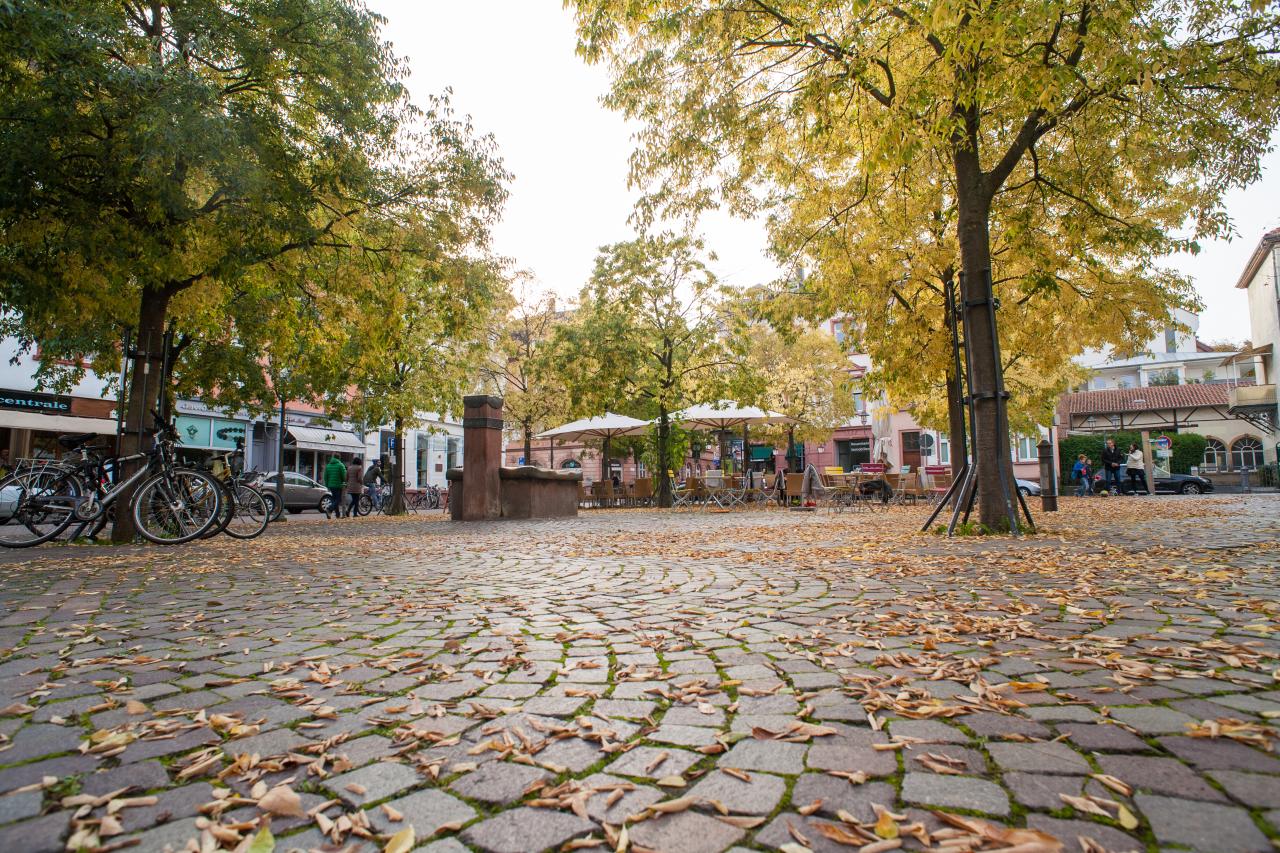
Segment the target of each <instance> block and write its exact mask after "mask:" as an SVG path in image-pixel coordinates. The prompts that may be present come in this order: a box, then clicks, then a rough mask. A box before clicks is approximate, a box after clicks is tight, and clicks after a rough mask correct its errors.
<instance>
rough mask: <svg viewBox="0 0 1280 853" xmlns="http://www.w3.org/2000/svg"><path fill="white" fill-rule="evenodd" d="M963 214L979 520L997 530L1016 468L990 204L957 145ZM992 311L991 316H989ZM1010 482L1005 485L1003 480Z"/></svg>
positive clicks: (974, 166) (969, 151) (971, 160)
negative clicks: (995, 298)
mask: <svg viewBox="0 0 1280 853" xmlns="http://www.w3.org/2000/svg"><path fill="white" fill-rule="evenodd" d="M953 159H954V164H955V171H956V203H957V209H958V214H959V223H958V228H959V239H960V259H961V263H962V266H963V269H964V278H963V280H962V281H961V288H960V293H961V296H962V297H963V299H964V303H965V304H964V339H965V346H966V349H967V350H968V369H969V371H970V375H971V376H972V388H973V394H974V423H973V434H972V436H971V439H972V442H973V459H974V463H975V464H976V465H977V466H978V482H977V487H978V520H979V521H980V522H981V523H982V524H985V525H987V526H988V527H992V528H1003V527H1004V526H1005V525H1007V524H1008V520H1009V516H1010V515H1011V514H1012V513H1011V511H1010V510H1011V507H1007V505H1006V503H1005V500H1006V495H1007V496H1008V497H1009V499H1010V500H1011V501H1012V502H1013V504H1014V505H1015V506H1016V497H1015V496H1014V491H1013V490H1014V488H1015V486H1014V483H1013V466H1012V465H1011V464H1008V465H1004V464H1002V460H1003V462H1008V460H1009V435H1008V431H1007V430H1006V429H1004V424H1007V423H1008V420H1007V418H1006V416H1005V409H1006V406H1005V400H1004V398H1003V397H1002V396H1000V393H1001V392H1003V390H1004V381H1003V371H1002V370H1001V365H1000V362H999V358H998V355H997V351H996V350H997V345H998V344H997V340H996V338H995V337H994V336H993V334H992V332H993V331H995V328H996V323H995V320H994V319H993V318H994V311H995V305H994V304H993V303H992V301H991V300H992V292H991V234H990V215H991V202H990V195H989V193H988V192H987V188H986V181H985V179H984V178H983V174H982V168H981V164H980V163H979V160H978V155H977V151H976V149H974V148H972V147H971V146H966V145H963V144H958V145H957V146H956V148H955V150H954V152H953ZM989 312H990V313H989ZM1002 473H1003V476H1004V478H1005V480H1006V482H1005V483H1003V484H1002V483H1001V477H1002Z"/></svg>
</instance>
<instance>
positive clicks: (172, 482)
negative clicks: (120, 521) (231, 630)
mask: <svg viewBox="0 0 1280 853" xmlns="http://www.w3.org/2000/svg"><path fill="white" fill-rule="evenodd" d="M152 414H153V415H154V416H155V423H156V426H155V432H156V436H155V438H156V440H155V444H154V446H153V447H152V448H151V449H150V450H148V451H146V452H144V453H135V454H132V455H129V456H124V457H119V458H114V459H113V458H109V457H107V456H105V455H104V452H105V448H103V447H99V446H95V445H92V444H90V442H91V441H93V440H94V439H95V438H97V437H98V436H97V435H95V434H93V433H85V434H81V435H64V436H60V437H59V438H58V443H59V444H60V445H62V446H63V447H64V448H66V449H67V451H68V453H67V454H66V456H64V457H63V458H62V459H60V460H56V461H48V460H45V461H38V462H32V463H30V464H27V465H23V466H20V467H19V468H18V470H16V471H15V472H14V473H12V474H10V475H9V476H8V477H5V478H4V479H3V480H0V546H3V547H7V548H26V547H30V546H32V545H40V544H42V543H44V542H48V541H50V540H51V539H54V538H56V537H58V536H60V535H61V534H62V533H63V532H65V531H66V530H67V529H68V528H69V527H71V526H72V525H73V524H83V525H85V526H91V525H95V524H97V523H98V522H103V523H104V524H105V520H106V515H107V513H109V512H111V511H112V510H113V508H115V507H116V504H117V501H118V500H119V498H120V496H121V495H122V494H124V493H125V492H126V491H127V490H129V489H130V488H133V489H134V491H133V494H132V497H131V498H130V500H129V506H128V511H130V512H131V513H132V516H133V522H134V526H135V528H136V529H137V531H138V533H139V534H141V535H142V536H143V537H144V538H146V539H148V540H150V541H152V542H155V543H157V544H160V545H176V544H180V543H182V542H190V541H191V540H192V539H195V538H197V537H199V536H201V535H202V534H204V533H205V532H206V531H208V530H209V528H210V527H212V526H213V525H214V524H216V523H217V522H218V520H219V517H220V514H221V512H222V510H223V494H224V492H223V488H222V486H221V485H220V484H219V483H218V481H217V480H215V479H214V478H213V477H212V476H211V475H210V474H208V473H206V472H204V471H198V470H196V469H194V468H188V467H183V466H179V465H178V464H177V463H176V461H175V459H176V457H175V452H174V448H175V446H176V444H177V442H178V434H177V431H176V430H175V429H174V427H173V425H172V424H171V423H165V422H163V421H162V420H161V419H160V417H159V415H157V414H155V413H154V412H153V413H152ZM133 462H145V463H146V464H144V465H140V466H139V467H138V470H137V471H135V472H134V473H133V474H131V475H129V476H128V477H124V478H123V479H121V478H120V477H118V476H112V475H113V474H116V472H121V471H123V470H124V468H125V466H127V465H128V464H129V463H133ZM100 529H101V526H99V527H98V530H100Z"/></svg>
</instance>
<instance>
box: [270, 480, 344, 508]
mask: <svg viewBox="0 0 1280 853" xmlns="http://www.w3.org/2000/svg"><path fill="white" fill-rule="evenodd" d="M259 488H261V489H262V490H263V491H269V492H273V493H274V492H275V490H276V472H275V471H268V472H267V473H266V474H263V475H262V480H261V481H260V482H259ZM284 508H285V509H287V510H288V511H289V512H291V513H299V512H302V511H303V510H306V509H318V510H320V511H321V512H333V495H332V494H330V493H329V490H328V489H326V488H325V487H324V486H322V485H320V484H319V483H317V482H316V481H315V480H313V479H311V478H310V477H308V476H307V475H306V474H299V473H297V472H295V471H285V472H284Z"/></svg>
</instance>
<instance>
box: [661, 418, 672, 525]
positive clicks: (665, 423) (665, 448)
mask: <svg viewBox="0 0 1280 853" xmlns="http://www.w3.org/2000/svg"><path fill="white" fill-rule="evenodd" d="M670 471H671V419H670V418H669V417H668V416H667V409H666V407H665V406H659V407H658V506H661V507H669V506H671V503H672V500H671V474H670Z"/></svg>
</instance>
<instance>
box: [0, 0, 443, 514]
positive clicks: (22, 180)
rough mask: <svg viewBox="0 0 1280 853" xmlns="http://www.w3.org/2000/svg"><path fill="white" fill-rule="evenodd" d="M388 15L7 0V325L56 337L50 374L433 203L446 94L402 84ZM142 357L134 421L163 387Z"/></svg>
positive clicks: (231, 306)
mask: <svg viewBox="0 0 1280 853" xmlns="http://www.w3.org/2000/svg"><path fill="white" fill-rule="evenodd" d="M382 22H383V21H382V19H381V18H380V17H378V16H377V15H374V14H373V13H371V12H369V11H368V10H367V9H366V8H365V7H364V5H363V4H362V3H358V2H355V0H271V1H270V2H266V3H262V2H257V0H183V2H164V3H161V2H154V3H144V2H134V0H124V2H121V0H53V2H45V3H17V4H12V3H10V4H3V5H0V55H3V56H4V61H3V62H2V63H0V161H3V162H4V163H5V168H3V169H0V237H2V239H0V242H2V243H3V245H4V250H3V251H0V302H2V303H3V306H4V307H5V308H6V309H7V311H6V312H5V314H4V322H3V325H4V329H3V331H4V332H5V333H7V334H12V335H16V336H17V337H18V339H19V340H20V342H21V343H22V345H24V346H27V347H35V346H38V347H39V348H40V350H41V352H43V353H45V354H46V355H48V356H50V358H48V359H45V360H44V361H42V364H41V378H42V379H47V378H50V377H49V375H48V374H49V373H50V372H51V371H54V370H56V369H57V368H56V366H55V365H56V363H57V359H58V358H64V357H69V358H72V359H77V358H81V357H87V358H88V360H89V361H90V362H91V363H93V364H94V365H95V366H98V367H100V368H102V369H101V371H100V372H103V373H105V374H108V375H109V374H111V373H112V372H113V371H114V369H115V367H116V366H118V358H119V353H118V349H117V347H118V342H119V340H120V337H121V333H122V331H123V330H124V329H126V328H130V329H132V330H133V333H134V340H135V341H136V342H137V343H138V344H139V345H140V346H141V347H142V348H143V349H145V350H147V351H149V352H151V353H153V354H155V353H157V352H158V351H159V349H160V341H161V336H162V334H163V332H164V330H165V329H166V328H167V327H173V328H174V329H175V330H176V332H177V334H178V335H179V337H181V336H182V335H184V334H187V335H193V334H194V333H196V332H199V331H202V330H203V329H205V328H207V327H208V325H209V324H210V323H211V322H212V318H218V317H219V315H220V322H221V325H222V327H223V328H228V327H231V326H233V325H234V312H235V311H236V309H237V307H238V306H240V305H242V304H259V305H262V304H270V302H271V300H270V299H265V298H263V299H256V298H254V299H238V297H240V296H241V295H242V293H241V291H242V290H243V289H244V288H246V287H248V288H255V287H269V286H271V284H272V279H271V278H270V277H269V276H266V277H264V276H256V277H255V276H254V274H255V273H258V272H260V271H261V270H262V269H263V268H264V266H266V265H269V264H271V263H272V262H277V261H279V262H286V261H287V260H289V259H290V258H291V256H295V255H298V254H306V253H311V252H322V253H323V252H330V251H333V250H334V246H340V245H342V244H344V243H347V242H349V241H350V235H351V232H352V230H353V229H354V228H355V227H356V225H357V223H358V220H359V219H360V218H361V217H363V216H365V215H368V214H370V213H371V212H378V211H382V210H386V209H388V208H390V207H400V208H403V207H413V206H416V205H419V204H422V205H427V206H429V205H430V201H431V199H432V198H433V197H435V196H436V195H437V189H438V187H439V184H440V182H441V181H446V182H447V181H448V180H450V176H449V175H448V174H446V173H443V172H442V171H441V170H440V169H438V168H437V165H438V164H436V163H434V162H432V161H430V160H429V159H426V158H424V157H423V156H421V155H420V152H419V148H420V143H421V140H422V139H423V138H424V137H426V138H429V137H430V136H431V135H433V134H435V133H437V132H439V130H440V127H439V124H438V122H437V121H436V116H437V115H438V111H437V110H435V109H431V110H428V111H427V112H425V113H424V112H421V111H418V110H416V109H414V108H413V107H412V105H411V104H410V103H409V101H408V100H407V96H406V92H405V90H404V88H403V86H402V85H401V79H402V78H403V76H404V74H405V72H406V70H405V68H404V65H403V64H402V62H401V61H400V60H399V59H397V58H396V57H395V56H394V55H393V54H392V52H391V50H390V47H389V45H388V44H387V43H386V42H384V41H383V40H382V38H381V36H380V34H379V27H380V25H381V24H382ZM410 123H413V124H415V125H416V126H417V127H418V128H419V129H418V130H416V131H414V132H413V133H410V132H409V131H407V130H406V128H407V127H408V126H409V124H410ZM444 132H448V130H447V129H446V130H445V131H444ZM428 150H431V149H430V148H429V147H428ZM284 286H285V287H292V286H293V282H292V281H289V282H287V283H285V285H284ZM311 286H319V283H318V282H312V284H311ZM157 360H158V358H157ZM108 367H109V368H111V369H107V368H108ZM154 367H155V365H153V368H154ZM134 376H135V379H134V382H133V386H132V387H131V388H130V389H128V395H127V398H128V411H127V424H128V426H129V429H130V431H131V432H134V431H136V430H138V429H139V428H140V427H141V426H142V425H143V423H144V420H145V419H146V412H147V411H148V409H150V408H151V407H152V405H153V404H154V401H155V399H156V396H155V395H156V393H157V390H158V389H157V383H156V381H155V379H154V370H153V371H152V373H151V375H150V376H147V372H146V371H143V370H138V371H136V373H135V374H134ZM148 380H149V381H148ZM126 444H128V442H126ZM126 449H130V448H128V447H127V448H126ZM127 532H128V531H124V533H123V534H122V535H126V534H127Z"/></svg>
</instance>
